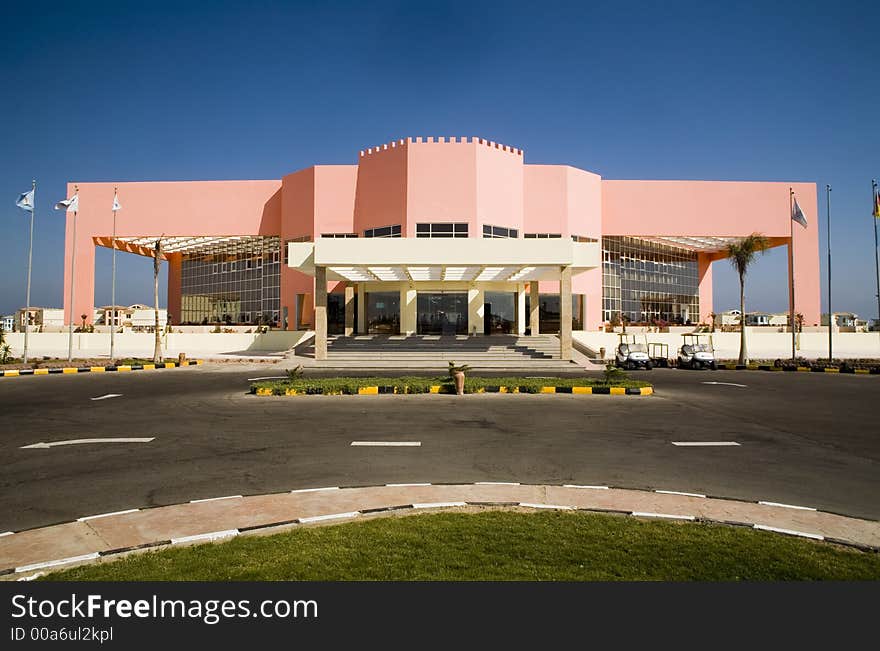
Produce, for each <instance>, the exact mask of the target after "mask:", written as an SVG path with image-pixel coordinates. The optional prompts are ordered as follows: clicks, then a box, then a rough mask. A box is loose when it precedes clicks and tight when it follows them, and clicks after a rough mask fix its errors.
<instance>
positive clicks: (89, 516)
mask: <svg viewBox="0 0 880 651" xmlns="http://www.w3.org/2000/svg"><path fill="white" fill-rule="evenodd" d="M138 511H140V509H127V510H125V511H113V512H112V513H101V514H100V515H87V516H85V517H84V518H77V519H76V521H77V522H88V521H89V520H97V519H98V518H109V517H110V516H111V515H125V514H126V513H137V512H138Z"/></svg>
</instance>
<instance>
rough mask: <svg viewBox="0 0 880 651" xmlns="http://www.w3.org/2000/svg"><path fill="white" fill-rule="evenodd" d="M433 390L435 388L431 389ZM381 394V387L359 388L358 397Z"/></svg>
mask: <svg viewBox="0 0 880 651" xmlns="http://www.w3.org/2000/svg"><path fill="white" fill-rule="evenodd" d="M431 388H432V389H433V387H431ZM378 393H379V387H360V388H358V395H360V396H375V395H378Z"/></svg>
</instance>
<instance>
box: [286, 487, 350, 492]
mask: <svg viewBox="0 0 880 651" xmlns="http://www.w3.org/2000/svg"><path fill="white" fill-rule="evenodd" d="M338 490H339V486H327V487H326V488H297V489H296V490H292V491H290V492H291V493H317V492H319V491H338Z"/></svg>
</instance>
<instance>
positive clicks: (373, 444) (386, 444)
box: [351, 441, 422, 448]
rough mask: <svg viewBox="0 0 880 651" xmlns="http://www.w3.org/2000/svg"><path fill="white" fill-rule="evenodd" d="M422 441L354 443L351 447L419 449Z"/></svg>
mask: <svg viewBox="0 0 880 651" xmlns="http://www.w3.org/2000/svg"><path fill="white" fill-rule="evenodd" d="M421 445H422V442H421V441H352V442H351V447H360V448H367V447H376V448H418V447H421Z"/></svg>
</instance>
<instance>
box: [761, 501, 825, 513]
mask: <svg viewBox="0 0 880 651" xmlns="http://www.w3.org/2000/svg"><path fill="white" fill-rule="evenodd" d="M758 504H763V505H764V506H781V507H782V508H784V509H797V510H798V511H815V510H816V509H814V508H813V507H812V506H795V505H794V504H782V503H781V502H758Z"/></svg>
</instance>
